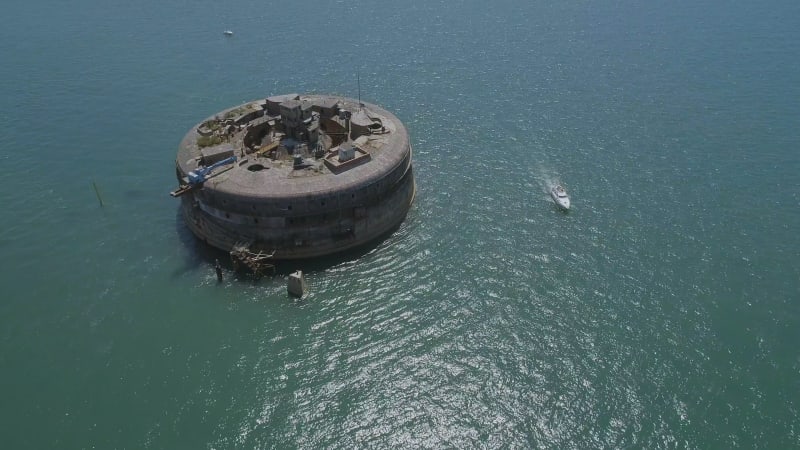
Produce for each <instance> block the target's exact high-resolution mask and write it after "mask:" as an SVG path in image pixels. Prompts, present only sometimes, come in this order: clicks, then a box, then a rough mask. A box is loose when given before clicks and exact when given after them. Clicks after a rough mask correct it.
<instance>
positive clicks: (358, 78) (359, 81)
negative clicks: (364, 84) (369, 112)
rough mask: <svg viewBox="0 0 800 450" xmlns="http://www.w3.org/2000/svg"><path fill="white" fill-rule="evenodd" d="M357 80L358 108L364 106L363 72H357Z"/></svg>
mask: <svg viewBox="0 0 800 450" xmlns="http://www.w3.org/2000/svg"><path fill="white" fill-rule="evenodd" d="M356 80H357V82H358V106H363V105H362V104H361V72H360V71H358V70H357V71H356Z"/></svg>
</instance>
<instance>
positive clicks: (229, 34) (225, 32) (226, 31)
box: [222, 30, 233, 36]
mask: <svg viewBox="0 0 800 450" xmlns="http://www.w3.org/2000/svg"><path fill="white" fill-rule="evenodd" d="M222 34H224V35H225V36H233V31H231V30H225V31H223V32H222Z"/></svg>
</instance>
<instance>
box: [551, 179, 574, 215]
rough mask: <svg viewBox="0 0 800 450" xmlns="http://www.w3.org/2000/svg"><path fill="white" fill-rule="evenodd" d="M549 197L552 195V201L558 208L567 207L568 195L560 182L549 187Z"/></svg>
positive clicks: (565, 208)
mask: <svg viewBox="0 0 800 450" xmlns="http://www.w3.org/2000/svg"><path fill="white" fill-rule="evenodd" d="M550 197H553V201H554V202H556V205H558V207H559V208H561V209H564V210H567V209H569V195H567V191H565V190H564V188H563V187H562V186H561V185H560V184H559V185H556V186H553V187H552V188H551V189H550Z"/></svg>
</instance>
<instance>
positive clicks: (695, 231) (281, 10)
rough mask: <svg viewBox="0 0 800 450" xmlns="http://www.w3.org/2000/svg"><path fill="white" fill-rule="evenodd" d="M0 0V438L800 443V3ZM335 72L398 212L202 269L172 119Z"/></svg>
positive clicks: (233, 444) (194, 442) (328, 84)
mask: <svg viewBox="0 0 800 450" xmlns="http://www.w3.org/2000/svg"><path fill="white" fill-rule="evenodd" d="M4 12H5V14H4V17H5V20H4V22H5V23H4V26H3V27H0V61H2V64H0V94H1V95H0V120H1V121H2V124H3V125H2V127H0V161H2V163H3V169H4V171H3V180H4V182H3V183H2V186H0V204H2V205H3V207H4V210H5V211H6V213H5V214H3V215H1V216H0V226H2V230H3V231H4V232H3V233H2V235H0V251H1V252H2V257H3V258H2V264H3V266H2V269H3V270H2V272H1V273H2V275H0V276H2V279H0V281H2V286H3V295H2V301H0V324H1V326H0V381H2V385H3V387H4V389H3V392H4V393H3V398H2V401H1V402H0V405H2V406H0V423H2V430H3V432H2V434H1V435H0V440H2V447H3V448H92V447H96V448H273V447H274V448H286V447H305V448H309V447H310V448H363V447H371V448H386V447H410V448H417V447H458V448H463V447H489V448H496V447H515V448H519V447H523V448H527V447H543V448H619V447H633V448H734V447H739V448H777V449H783V448H792V447H798V446H800V419H798V408H800V396H799V395H798V392H800V352H798V350H797V342H798V338H800V332H798V329H800V328H799V326H800V303H799V302H800V261H799V260H798V255H800V240H798V238H797V229H798V226H800V175H798V174H800V156H799V155H798V152H797V149H798V144H799V143H800V131H799V130H800V106H799V104H798V101H797V100H798V98H800V31H798V30H800V28H798V27H797V26H796V23H797V17H800V4H798V3H797V2H792V1H786V0H768V1H766V2H758V3H757V2H745V1H736V0H733V1H721V0H717V1H714V0H709V1H705V2H702V1H701V2H689V1H686V0H678V1H676V2H665V3H664V4H653V2H635V1H630V0H619V1H606V2H592V1H585V0H584V1H580V0H565V1H560V2H544V1H532V2H509V1H499V2H495V3H486V2H476V1H471V0H465V1H433V2H425V3H421V2H413V3H412V2H399V3H398V2H366V1H359V0H356V1H350V2H256V1H252V0H251V1H247V0H245V1H242V2H234V3H225V2H211V1H205V0H202V1H200V2H154V1H145V2H141V3H131V2H119V1H111V2H93V1H85V2H77V3H76V2H71V3H70V2H56V1H45V0H38V1H32V2H21V1H17V0H13V1H12V3H10V4H9V5H6V7H5V8H4ZM226 29H231V30H233V31H234V33H235V34H234V36H232V37H230V38H226V37H225V36H223V34H222V31H223V30H226ZM356 73H358V74H360V79H361V95H362V98H364V99H365V100H368V101H370V102H374V103H377V104H380V105H382V106H384V107H385V108H387V109H388V110H390V111H392V112H394V113H395V114H396V115H397V116H398V117H399V118H400V119H401V120H403V121H404V122H405V124H406V125H407V127H408V129H409V132H410V133H411V136H412V142H413V145H414V150H415V176H416V179H417V184H418V189H419V193H418V197H417V199H416V202H415V204H414V207H413V208H412V210H411V212H410V213H409V216H408V218H407V220H406V221H405V222H404V224H403V225H402V226H401V227H400V229H399V230H397V231H396V232H395V233H394V234H393V235H391V236H390V237H388V238H387V239H386V240H385V241H382V242H379V243H376V244H374V245H372V246H370V247H369V248H366V249H363V250H361V251H359V252H356V253H350V254H346V255H343V256H340V257H337V258H330V259H327V260H323V261H315V262H312V263H307V264H305V265H304V266H302V268H303V269H305V270H306V274H307V280H308V282H309V284H310V294H309V295H308V296H307V297H306V298H304V299H303V300H300V301H296V300H292V299H290V298H288V297H287V295H286V293H285V278H284V277H285V274H286V273H287V272H288V271H290V270H293V269H294V268H295V267H294V266H291V267H282V268H281V269H282V270H281V274H279V275H278V276H277V277H276V278H274V279H271V278H265V279H261V280H253V279H251V278H249V277H246V276H239V277H236V276H234V275H233V274H231V273H230V272H228V271H226V274H225V276H226V279H225V282H224V283H222V284H221V285H218V284H217V283H216V279H215V276H214V271H213V258H215V257H216V256H218V255H216V254H215V253H213V252H211V251H209V250H208V249H206V248H203V247H202V246H201V245H199V244H198V243H197V242H196V241H195V240H194V239H193V238H192V236H191V234H190V233H189V232H188V231H187V230H186V229H185V227H184V226H183V224H182V222H181V219H180V218H179V215H178V204H177V202H176V201H175V200H174V199H172V198H171V197H170V196H169V195H168V192H169V191H170V190H171V189H173V188H174V187H175V185H176V181H175V179H174V166H173V164H174V158H175V153H176V150H177V145H178V143H179V141H180V139H181V138H182V136H183V135H184V133H185V132H186V131H187V130H188V129H189V128H190V127H191V126H192V125H193V124H195V123H197V122H198V121H200V120H202V119H203V118H205V117H207V116H209V115H211V114H213V113H214V112H216V111H218V110H221V109H223V108H226V107H229V106H231V105H235V104H239V103H241V102H244V101H248V100H252V99H256V98H260V97H265V96H267V95H273V94H281V93H287V92H321V93H338V94H343V95H348V96H355V95H357V85H356ZM554 182H562V183H563V184H564V185H565V186H566V188H567V189H568V191H569V192H570V194H571V196H572V200H573V210H572V211H570V212H569V213H567V214H564V213H561V212H559V211H557V210H556V209H555V208H554V206H553V204H552V202H551V201H550V200H549V198H548V196H547V194H546V189H547V186H549V185H550V184H552V183H554ZM92 183H95V184H96V185H97V187H98V188H99V193H100V197H101V199H102V202H103V206H102V207H101V205H100V203H99V202H98V198H97V196H96V194H95V192H94V189H93V186H92Z"/></svg>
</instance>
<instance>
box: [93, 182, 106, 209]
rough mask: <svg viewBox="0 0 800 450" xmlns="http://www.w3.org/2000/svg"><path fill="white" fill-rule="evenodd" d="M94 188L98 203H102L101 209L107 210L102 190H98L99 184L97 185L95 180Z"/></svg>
mask: <svg viewBox="0 0 800 450" xmlns="http://www.w3.org/2000/svg"><path fill="white" fill-rule="evenodd" d="M92 187H94V193H95V195H97V201H98V202H100V207H101V208H105V205H103V198H102V197H100V190H99V189H97V183H95V182H94V180H92Z"/></svg>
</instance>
